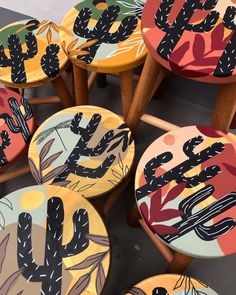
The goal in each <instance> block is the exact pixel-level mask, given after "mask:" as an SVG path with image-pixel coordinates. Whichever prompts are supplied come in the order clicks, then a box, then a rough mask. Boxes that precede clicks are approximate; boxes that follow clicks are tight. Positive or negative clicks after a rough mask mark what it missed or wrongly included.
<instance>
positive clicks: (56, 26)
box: [51, 23, 59, 33]
mask: <svg viewBox="0 0 236 295" xmlns="http://www.w3.org/2000/svg"><path fill="white" fill-rule="evenodd" d="M51 27H52V28H53V30H54V31H55V32H57V33H59V27H58V25H57V24H55V23H51Z"/></svg>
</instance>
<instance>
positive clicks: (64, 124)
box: [55, 120, 72, 129]
mask: <svg viewBox="0 0 236 295" xmlns="http://www.w3.org/2000/svg"><path fill="white" fill-rule="evenodd" d="M71 122H72V120H66V121H63V122H61V123H59V124H57V125H56V126H55V128H56V129H62V128H69V127H70V125H71Z"/></svg>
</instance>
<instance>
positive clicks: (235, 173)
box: [223, 163, 236, 176]
mask: <svg viewBox="0 0 236 295" xmlns="http://www.w3.org/2000/svg"><path fill="white" fill-rule="evenodd" d="M223 165H224V166H225V168H226V169H227V170H228V171H229V172H230V173H231V174H232V175H233V176H236V167H235V166H231V165H230V164H227V163H223Z"/></svg>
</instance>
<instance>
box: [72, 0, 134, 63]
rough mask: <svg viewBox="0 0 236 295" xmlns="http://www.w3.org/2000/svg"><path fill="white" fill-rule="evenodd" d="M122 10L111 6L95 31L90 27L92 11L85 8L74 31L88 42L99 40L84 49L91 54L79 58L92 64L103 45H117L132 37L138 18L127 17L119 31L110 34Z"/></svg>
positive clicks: (104, 12)
mask: <svg viewBox="0 0 236 295" xmlns="http://www.w3.org/2000/svg"><path fill="white" fill-rule="evenodd" d="M119 13H120V8H119V6H117V5H111V6H109V7H108V8H107V9H105V10H104V11H103V13H102V15H101V17H100V18H99V20H98V22H97V24H96V25H95V27H94V28H93V29H90V28H89V27H88V23H89V20H90V19H91V15H92V11H91V9H90V8H83V9H82V10H81V11H80V12H79V14H78V16H77V18H76V20H75V23H74V28H73V31H74V33H75V34H76V35H77V36H78V37H83V38H86V39H87V40H88V41H90V40H97V42H96V43H95V44H93V45H91V46H89V47H86V48H83V50H85V51H88V52H89V54H86V55H78V56H77V58H78V59H80V60H82V61H84V62H86V63H87V64H90V63H91V62H92V61H93V59H94V57H95V55H96V52H97V50H98V48H99V47H100V46H101V44H102V43H106V44H116V43H119V42H122V41H124V40H126V39H128V38H129V37H130V35H131V34H132V33H133V32H134V30H135V29H136V27H137V23H138V18H137V17H135V16H127V17H125V18H124V19H123V20H122V21H121V24H120V26H119V28H118V30H117V31H116V32H114V33H110V32H109V30H110V29H111V27H112V25H113V24H114V23H115V21H116V19H117V17H118V15H119Z"/></svg>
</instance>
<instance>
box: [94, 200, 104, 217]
mask: <svg viewBox="0 0 236 295" xmlns="http://www.w3.org/2000/svg"><path fill="white" fill-rule="evenodd" d="M91 204H92V205H93V206H94V208H95V209H96V210H97V212H98V213H99V215H100V216H101V217H102V219H103V220H105V218H106V216H105V213H104V211H103V205H104V204H103V201H102V200H101V198H96V199H93V200H91Z"/></svg>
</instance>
